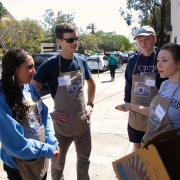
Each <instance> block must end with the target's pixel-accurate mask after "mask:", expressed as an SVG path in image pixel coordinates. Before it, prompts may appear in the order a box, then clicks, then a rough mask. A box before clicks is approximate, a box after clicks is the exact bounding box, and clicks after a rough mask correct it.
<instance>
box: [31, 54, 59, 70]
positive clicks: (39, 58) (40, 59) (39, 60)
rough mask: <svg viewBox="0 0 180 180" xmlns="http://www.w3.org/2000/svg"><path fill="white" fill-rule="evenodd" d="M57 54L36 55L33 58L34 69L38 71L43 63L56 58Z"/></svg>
mask: <svg viewBox="0 0 180 180" xmlns="http://www.w3.org/2000/svg"><path fill="white" fill-rule="evenodd" d="M55 54H58V52H57V53H39V54H35V55H34V56H33V59H34V68H35V70H36V71H37V69H38V67H39V66H40V65H41V64H42V62H43V61H44V60H46V59H48V58H50V57H52V56H54V55H55Z"/></svg>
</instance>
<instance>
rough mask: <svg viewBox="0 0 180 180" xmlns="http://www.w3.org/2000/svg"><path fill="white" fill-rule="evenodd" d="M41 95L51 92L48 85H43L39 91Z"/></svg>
mask: <svg viewBox="0 0 180 180" xmlns="http://www.w3.org/2000/svg"><path fill="white" fill-rule="evenodd" d="M39 93H40V95H41V97H43V96H46V95H47V94H49V93H50V92H49V89H48V86H42V88H41V89H40V91H39Z"/></svg>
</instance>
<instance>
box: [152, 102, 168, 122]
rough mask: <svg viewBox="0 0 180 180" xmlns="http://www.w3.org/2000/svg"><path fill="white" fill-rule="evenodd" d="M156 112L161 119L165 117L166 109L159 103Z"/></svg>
mask: <svg viewBox="0 0 180 180" xmlns="http://www.w3.org/2000/svg"><path fill="white" fill-rule="evenodd" d="M155 113H156V115H157V116H158V117H159V119H160V120H162V119H163V117H164V116H165V114H166V113H165V111H164V109H163V108H162V107H161V106H160V105H158V106H157V107H156V110H155Z"/></svg>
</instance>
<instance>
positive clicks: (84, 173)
mask: <svg viewBox="0 0 180 180" xmlns="http://www.w3.org/2000/svg"><path fill="white" fill-rule="evenodd" d="M55 33H56V40H57V42H58V44H59V45H60V46H61V52H60V54H58V55H56V56H53V57H51V58H50V59H48V60H46V61H44V62H43V64H42V65H41V66H40V67H39V69H38V71H37V74H36V75H34V76H33V80H32V83H33V84H34V85H35V86H36V87H37V89H40V88H41V87H42V85H43V84H46V83H47V84H48V86H49V89H50V92H51V96H52V98H53V99H54V108H55V110H54V111H53V112H52V113H51V116H52V119H53V121H54V124H55V132H56V137H57V139H58V141H59V148H60V150H61V151H60V154H59V156H58V158H52V161H51V162H52V165H51V175H52V179H53V180H63V179H64V175H63V171H64V166H65V160H66V154H67V152H68V149H69V146H70V145H71V143H72V142H74V143H75V147H76V152H77V179H78V180H89V179H90V177H89V173H88V171H89V164H90V161H89V157H90V153H91V132H90V117H91V113H92V108H93V106H94V105H93V101H94V97H95V81H94V79H93V77H92V75H91V72H90V70H89V67H88V64H87V61H86V59H84V58H82V57H80V56H74V52H75V51H76V50H77V48H78V33H77V29H76V27H75V26H74V25H72V24H70V23H60V24H57V25H56V29H55ZM84 79H86V82H87V85H88V102H87V104H86V103H85V99H84V90H83V86H84Z"/></svg>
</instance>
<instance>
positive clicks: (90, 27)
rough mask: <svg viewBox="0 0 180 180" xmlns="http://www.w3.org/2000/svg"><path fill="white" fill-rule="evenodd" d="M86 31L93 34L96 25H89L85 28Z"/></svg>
mask: <svg viewBox="0 0 180 180" xmlns="http://www.w3.org/2000/svg"><path fill="white" fill-rule="evenodd" d="M86 29H90V30H91V34H95V30H96V29H97V28H96V24H94V23H90V24H89V25H88V26H87V27H86Z"/></svg>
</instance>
